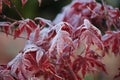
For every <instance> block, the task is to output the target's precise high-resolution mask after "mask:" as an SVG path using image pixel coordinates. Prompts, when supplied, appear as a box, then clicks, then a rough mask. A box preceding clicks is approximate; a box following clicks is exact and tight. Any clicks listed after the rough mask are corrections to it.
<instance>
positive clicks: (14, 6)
mask: <svg viewBox="0 0 120 80" xmlns="http://www.w3.org/2000/svg"><path fill="white" fill-rule="evenodd" d="M10 3H11V5H12V7H13V8H14V9H15V11H16V12H17V13H18V15H19V16H20V17H21V19H22V20H24V17H23V16H22V14H21V13H20V11H19V10H18V9H17V7H16V5H15V4H14V3H13V1H12V0H10Z"/></svg>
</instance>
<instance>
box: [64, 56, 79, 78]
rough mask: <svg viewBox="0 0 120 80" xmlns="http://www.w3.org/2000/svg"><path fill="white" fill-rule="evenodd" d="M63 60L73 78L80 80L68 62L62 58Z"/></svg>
mask: <svg viewBox="0 0 120 80" xmlns="http://www.w3.org/2000/svg"><path fill="white" fill-rule="evenodd" d="M62 60H63V61H64V62H65V64H66V66H67V67H68V69H69V71H70V74H71V76H72V77H73V80H78V79H77V77H76V75H75V73H74V71H73V70H72V68H71V66H70V64H68V62H66V61H65V60H64V58H62Z"/></svg>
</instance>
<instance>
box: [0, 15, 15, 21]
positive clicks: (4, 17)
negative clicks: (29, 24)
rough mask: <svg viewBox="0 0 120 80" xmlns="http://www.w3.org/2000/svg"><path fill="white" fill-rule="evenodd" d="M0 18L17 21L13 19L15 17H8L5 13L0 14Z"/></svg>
mask: <svg viewBox="0 0 120 80" xmlns="http://www.w3.org/2000/svg"><path fill="white" fill-rule="evenodd" d="M0 18H2V19H6V20H9V21H12V22H15V21H17V20H15V19H12V18H10V17H7V16H6V15H0Z"/></svg>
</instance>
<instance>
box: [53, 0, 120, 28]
mask: <svg viewBox="0 0 120 80" xmlns="http://www.w3.org/2000/svg"><path fill="white" fill-rule="evenodd" d="M84 19H89V20H90V22H91V23H92V24H94V25H95V26H97V27H99V28H100V29H102V30H103V29H105V30H106V28H108V29H110V28H111V26H112V25H113V26H114V27H117V28H118V29H119V26H120V24H119V23H120V11H119V9H118V8H115V9H114V8H113V7H112V6H109V5H101V4H100V3H97V2H96V1H95V0H88V1H87V0H85V1H84V0H73V1H72V3H71V4H69V5H67V6H65V7H64V8H63V11H62V13H60V14H58V16H57V17H56V19H55V20H54V23H58V22H60V21H65V22H68V23H70V24H71V25H73V26H74V27H78V26H80V25H81V24H82V23H83V21H84Z"/></svg>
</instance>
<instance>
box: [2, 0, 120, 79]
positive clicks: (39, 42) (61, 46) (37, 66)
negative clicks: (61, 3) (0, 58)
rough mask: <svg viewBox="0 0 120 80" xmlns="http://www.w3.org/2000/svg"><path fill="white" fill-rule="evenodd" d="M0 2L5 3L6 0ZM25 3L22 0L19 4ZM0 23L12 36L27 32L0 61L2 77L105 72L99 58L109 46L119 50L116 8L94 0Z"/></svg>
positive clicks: (58, 76)
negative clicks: (46, 15) (47, 16)
mask: <svg viewBox="0 0 120 80" xmlns="http://www.w3.org/2000/svg"><path fill="white" fill-rule="evenodd" d="M2 1H3V2H4V3H6V4H7V5H8V6H10V4H8V3H9V1H7V0H1V1H0V3H1V4H2ZM39 1H40V0H39ZM26 2H27V0H22V6H24V5H25V3H26ZM1 4H0V12H2V11H1V9H2V5H1ZM103 20H104V21H105V24H102V23H103V22H102V21H103ZM93 24H94V25H97V27H98V28H99V29H98V28H97V27H95V26H94V25H93ZM0 26H1V28H2V31H4V32H5V33H6V34H7V35H8V34H10V33H11V34H12V35H13V36H14V38H18V37H20V36H21V34H22V33H23V32H24V31H26V33H27V36H26V39H27V42H26V44H25V47H24V49H23V50H21V51H20V52H19V53H18V55H17V56H16V57H15V58H14V59H13V60H12V61H10V62H9V63H8V64H7V65H1V66H0V79H2V80H40V79H44V80H82V79H84V77H85V75H86V74H87V73H89V72H95V71H98V69H100V70H101V71H103V72H105V73H106V74H107V71H106V68H105V64H104V63H103V62H102V58H103V57H104V56H105V55H106V54H107V53H108V51H109V50H111V51H112V52H113V53H114V54H115V55H118V54H120V31H119V29H120V11H119V10H118V9H114V8H112V7H111V6H108V5H105V4H104V5H101V4H100V3H97V2H95V1H94V0H88V1H87V0H74V1H72V3H71V4H69V5H67V6H66V7H64V10H63V11H62V13H60V14H58V16H57V17H56V19H55V20H54V21H50V20H47V19H44V18H40V17H37V18H35V20H31V19H23V20H19V21H15V22H0ZM15 26H18V27H17V28H14V27H15ZM45 26H47V28H46V27H45ZM112 27H114V28H115V29H116V30H114V31H112V30H111V28H112ZM102 30H103V31H105V34H104V35H102V34H101V31H102ZM103 31H102V32H103ZM116 77H119V75H116V76H115V78H116Z"/></svg>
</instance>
